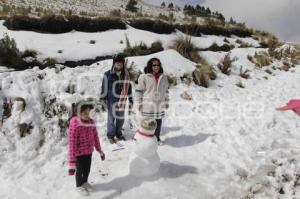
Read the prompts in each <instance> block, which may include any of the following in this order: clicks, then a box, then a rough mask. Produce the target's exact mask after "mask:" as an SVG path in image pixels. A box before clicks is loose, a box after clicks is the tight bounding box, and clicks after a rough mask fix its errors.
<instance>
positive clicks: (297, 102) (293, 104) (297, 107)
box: [276, 99, 300, 116]
mask: <svg viewBox="0 0 300 199" xmlns="http://www.w3.org/2000/svg"><path fill="white" fill-rule="evenodd" d="M276 110H278V111H287V110H292V111H294V112H295V113H296V114H297V115H299V116H300V99H292V100H290V101H289V102H288V103H287V104H286V105H285V106H283V107H280V108H277V109H276Z"/></svg>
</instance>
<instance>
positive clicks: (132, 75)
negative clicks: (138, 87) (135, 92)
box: [126, 60, 142, 84]
mask: <svg viewBox="0 0 300 199" xmlns="http://www.w3.org/2000/svg"><path fill="white" fill-rule="evenodd" d="M126 65H128V63H127V60H126ZM127 70H128V73H129V79H130V81H133V82H135V83H136V84H137V83H138V79H139V77H140V75H141V74H142V72H141V71H140V70H138V69H137V68H136V66H135V63H134V62H131V63H130V66H129V67H127Z"/></svg>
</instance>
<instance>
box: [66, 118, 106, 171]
mask: <svg viewBox="0 0 300 199" xmlns="http://www.w3.org/2000/svg"><path fill="white" fill-rule="evenodd" d="M68 141H69V166H70V167H75V165H76V157H77V156H80V155H89V154H92V153H93V151H94V147H95V148H96V150H97V151H98V152H100V151H101V146H100V141H99V137H98V132H97V129H96V126H95V122H94V121H93V120H92V119H90V120H89V121H88V122H87V123H82V122H81V121H80V119H79V118H78V117H77V116H75V117H73V118H72V119H71V121H70V125H69V129H68Z"/></svg>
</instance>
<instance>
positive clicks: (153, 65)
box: [152, 64, 160, 67]
mask: <svg viewBox="0 0 300 199" xmlns="http://www.w3.org/2000/svg"><path fill="white" fill-rule="evenodd" d="M155 66H159V67H160V65H159V64H152V67H155Z"/></svg>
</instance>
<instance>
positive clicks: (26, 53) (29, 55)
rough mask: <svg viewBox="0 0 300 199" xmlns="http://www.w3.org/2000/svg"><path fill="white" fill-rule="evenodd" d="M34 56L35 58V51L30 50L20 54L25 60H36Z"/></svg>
mask: <svg viewBox="0 0 300 199" xmlns="http://www.w3.org/2000/svg"><path fill="white" fill-rule="evenodd" d="M36 56H37V52H36V51H35V50H30V49H27V50H25V51H24V52H23V54H22V58H25V57H33V58H36Z"/></svg>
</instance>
